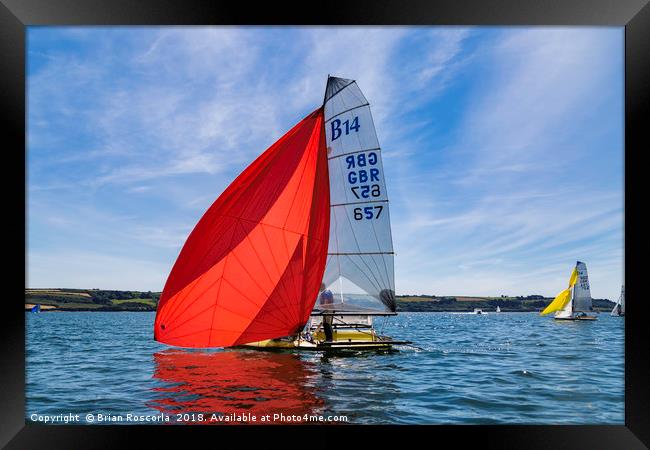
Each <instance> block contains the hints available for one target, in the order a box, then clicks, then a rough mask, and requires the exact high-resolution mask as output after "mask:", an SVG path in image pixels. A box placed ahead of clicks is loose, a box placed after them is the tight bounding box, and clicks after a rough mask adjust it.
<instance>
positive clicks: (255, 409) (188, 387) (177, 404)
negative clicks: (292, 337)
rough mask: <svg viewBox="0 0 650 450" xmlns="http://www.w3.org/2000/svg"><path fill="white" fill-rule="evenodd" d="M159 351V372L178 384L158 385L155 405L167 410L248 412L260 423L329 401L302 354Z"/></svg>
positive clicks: (163, 378)
mask: <svg viewBox="0 0 650 450" xmlns="http://www.w3.org/2000/svg"><path fill="white" fill-rule="evenodd" d="M153 356H154V363H155V368H154V374H153V377H154V378H156V379H158V380H160V381H163V382H166V383H172V384H173V385H171V386H168V387H158V388H154V391H156V392H157V393H158V394H159V398H158V399H157V400H155V401H153V402H150V403H149V406H150V407H152V408H155V409H157V410H159V411H160V412H164V413H167V414H178V413H207V414H212V413H217V414H222V415H236V414H239V415H241V414H243V413H247V414H250V415H255V416H256V417H257V421H255V422H250V421H249V422H248V423H260V417H261V416H262V415H265V414H271V416H273V414H275V413H282V414H284V415H304V414H319V413H320V411H321V410H322V408H321V407H322V406H323V404H324V402H323V400H322V399H321V398H319V397H318V396H316V395H315V393H314V387H312V386H313V385H312V386H310V385H309V384H310V379H311V380H314V379H315V378H316V371H315V369H314V366H313V364H312V363H309V362H306V361H302V360H301V359H300V356H299V355H296V354H287V353H272V352H261V351H236V350H232V351H220V352H202V351H187V350H176V349H174V350H165V351H162V352H159V353H155V354H154V355H153ZM312 383H313V381H312ZM218 423H226V422H218ZM229 423H233V422H229ZM276 423H278V422H276ZM284 423H286V422H284ZM292 423H295V422H292Z"/></svg>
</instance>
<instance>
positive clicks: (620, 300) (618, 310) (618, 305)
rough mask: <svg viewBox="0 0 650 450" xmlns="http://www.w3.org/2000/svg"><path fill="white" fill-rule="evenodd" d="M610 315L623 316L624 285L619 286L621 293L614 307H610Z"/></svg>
mask: <svg viewBox="0 0 650 450" xmlns="http://www.w3.org/2000/svg"><path fill="white" fill-rule="evenodd" d="M612 316H619V317H623V316H625V286H621V295H620V296H619V297H618V301H617V302H616V305H614V309H612Z"/></svg>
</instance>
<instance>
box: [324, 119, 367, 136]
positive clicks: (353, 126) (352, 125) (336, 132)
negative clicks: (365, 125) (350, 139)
mask: <svg viewBox="0 0 650 450" xmlns="http://www.w3.org/2000/svg"><path fill="white" fill-rule="evenodd" d="M341 125H343V126H341ZM330 126H331V127H332V141H335V140H337V139H338V138H340V137H341V134H343V132H344V131H345V134H346V135H347V134H350V130H353V131H355V132H358V131H359V128H360V125H359V117H355V118H354V119H352V122H350V121H349V120H345V121H343V122H341V121H340V120H339V119H334V120H332V123H331V124H330Z"/></svg>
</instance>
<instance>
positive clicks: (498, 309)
mask: <svg viewBox="0 0 650 450" xmlns="http://www.w3.org/2000/svg"><path fill="white" fill-rule="evenodd" d="M496 312H498V313H500V312H501V308H500V307H499V305H497V310H496Z"/></svg>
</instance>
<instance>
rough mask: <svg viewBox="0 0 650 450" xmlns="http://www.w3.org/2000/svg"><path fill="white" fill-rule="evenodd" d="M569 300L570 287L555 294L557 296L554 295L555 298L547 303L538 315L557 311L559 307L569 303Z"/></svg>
mask: <svg viewBox="0 0 650 450" xmlns="http://www.w3.org/2000/svg"><path fill="white" fill-rule="evenodd" d="M569 300H571V288H568V289H565V290H563V291H562V292H560V293H559V294H557V297H555V299H554V300H553V301H552V302H551V303H549V305H548V306H547V307H546V309H544V311H542V312H541V313H539V315H540V316H545V315H546V314H550V313H552V312H555V311H559V310H560V309H562V308H564V307H565V306H566V304H567V303H569Z"/></svg>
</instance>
